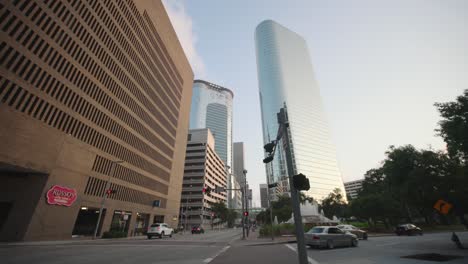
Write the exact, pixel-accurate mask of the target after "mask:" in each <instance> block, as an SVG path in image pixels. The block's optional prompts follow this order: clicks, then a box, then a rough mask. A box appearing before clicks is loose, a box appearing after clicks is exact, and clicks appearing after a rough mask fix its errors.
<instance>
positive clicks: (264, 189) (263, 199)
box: [260, 184, 268, 208]
mask: <svg viewBox="0 0 468 264" xmlns="http://www.w3.org/2000/svg"><path fill="white" fill-rule="evenodd" d="M260 207H261V208H268V185H267V184H260Z"/></svg>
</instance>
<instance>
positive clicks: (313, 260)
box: [285, 244, 320, 264]
mask: <svg viewBox="0 0 468 264" xmlns="http://www.w3.org/2000/svg"><path fill="white" fill-rule="evenodd" d="M285 246H286V247H288V248H289V249H291V250H292V251H294V252H297V249H296V248H295V247H293V246H291V245H290V244H285ZM307 259H308V260H309V263H310V264H320V263H318V262H317V261H316V260H315V259H313V258H311V257H309V256H307Z"/></svg>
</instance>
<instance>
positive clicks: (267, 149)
mask: <svg viewBox="0 0 468 264" xmlns="http://www.w3.org/2000/svg"><path fill="white" fill-rule="evenodd" d="M275 147H276V144H275V142H274V141H272V142H270V143H268V144H266V145H265V146H263V148H264V149H265V152H267V153H270V154H271V153H272V152H273V150H275Z"/></svg>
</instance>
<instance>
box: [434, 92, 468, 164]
mask: <svg viewBox="0 0 468 264" xmlns="http://www.w3.org/2000/svg"><path fill="white" fill-rule="evenodd" d="M435 106H436V107H437V110H439V112H440V115H441V116H442V118H443V119H442V120H441V121H439V126H440V127H439V128H438V129H436V131H437V132H438V133H439V135H440V136H441V137H442V138H443V139H444V141H445V143H447V150H448V152H449V155H450V157H453V158H456V159H459V160H460V161H461V162H463V164H464V165H467V164H468V89H467V90H465V91H464V92H463V94H462V95H461V96H458V97H457V99H456V101H455V102H448V103H435Z"/></svg>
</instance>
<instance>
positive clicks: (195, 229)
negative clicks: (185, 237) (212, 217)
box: [192, 226, 205, 234]
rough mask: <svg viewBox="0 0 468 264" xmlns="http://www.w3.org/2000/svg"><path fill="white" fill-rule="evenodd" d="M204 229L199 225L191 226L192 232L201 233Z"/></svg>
mask: <svg viewBox="0 0 468 264" xmlns="http://www.w3.org/2000/svg"><path fill="white" fill-rule="evenodd" d="M203 233H205V230H204V229H203V227H201V226H194V227H192V234H203Z"/></svg>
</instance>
